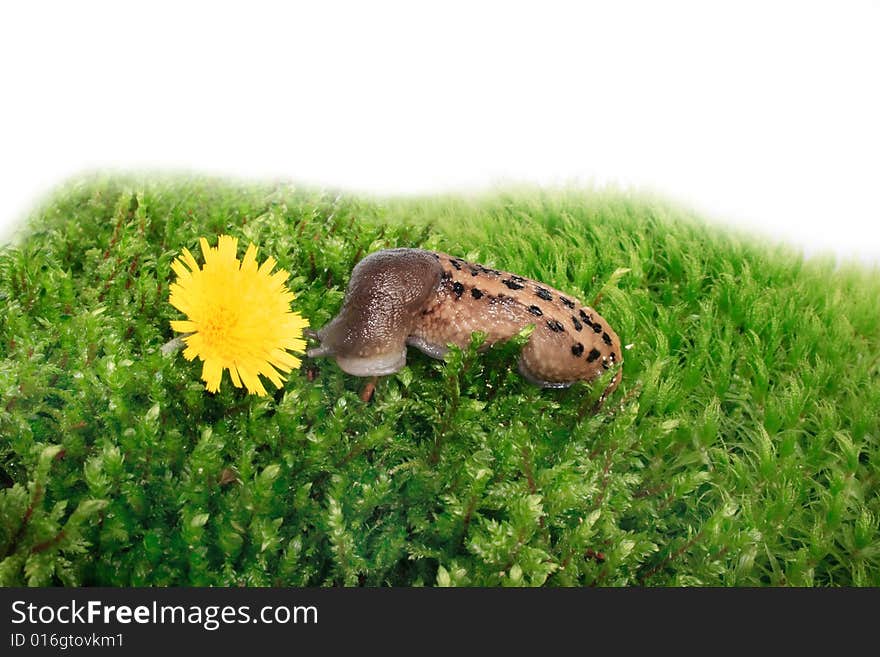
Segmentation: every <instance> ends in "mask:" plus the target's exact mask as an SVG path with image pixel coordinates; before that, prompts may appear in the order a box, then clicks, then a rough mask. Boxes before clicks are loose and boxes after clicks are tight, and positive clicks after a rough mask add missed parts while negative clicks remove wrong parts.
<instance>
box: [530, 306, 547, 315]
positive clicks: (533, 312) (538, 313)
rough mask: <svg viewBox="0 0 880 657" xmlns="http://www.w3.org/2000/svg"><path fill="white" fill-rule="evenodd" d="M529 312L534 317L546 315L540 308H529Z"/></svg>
mask: <svg viewBox="0 0 880 657" xmlns="http://www.w3.org/2000/svg"><path fill="white" fill-rule="evenodd" d="M529 312H530V313H532V314H533V315H537V316H538V317H540V316H541V315H543V314H544V313H543V312H541V309H540V308H538V306H529Z"/></svg>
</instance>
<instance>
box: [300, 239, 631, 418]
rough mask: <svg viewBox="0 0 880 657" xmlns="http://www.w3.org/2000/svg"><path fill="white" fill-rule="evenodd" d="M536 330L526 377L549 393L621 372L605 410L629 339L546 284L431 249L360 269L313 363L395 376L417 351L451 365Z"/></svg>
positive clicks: (389, 254)
mask: <svg viewBox="0 0 880 657" xmlns="http://www.w3.org/2000/svg"><path fill="white" fill-rule="evenodd" d="M528 324H534V325H535V330H534V331H533V332H532V334H531V336H530V337H529V341H528V342H527V343H526V344H525V346H524V347H523V349H522V352H521V354H520V359H519V371H520V373H521V374H522V375H523V376H524V377H525V378H526V379H527V380H528V381H530V382H531V383H534V384H535V385H538V386H541V387H544V388H566V387H568V386H570V385H571V384H572V383H574V382H575V381H579V380H584V381H592V380H594V379H596V378H598V377H599V376H600V375H601V374H602V373H603V372H604V371H605V370H607V369H610V368H612V367H614V366H617V370H616V372H615V373H614V375H613V377H612V379H611V382H610V383H609V385H608V387H607V388H606V389H605V391H604V392H603V394H602V397H601V398H600V402H602V401H604V400H605V398H606V397H607V396H608V395H609V394H611V393H612V392H613V391H614V389H615V388H616V387H617V385H618V383H620V379H621V376H622V369H621V365H622V363H623V354H622V351H621V348H620V339H619V338H618V337H617V334H616V333H615V332H614V331H613V330H612V328H611V326H610V325H609V324H608V322H606V321H605V320H604V319H603V318H602V317H601V316H600V315H599V314H598V313H597V312H596V311H595V310H593V309H592V308H590V307H589V306H585V305H583V304H582V303H581V302H580V301H578V300H577V299H576V298H575V297H573V296H571V295H567V294H564V293H563V292H560V291H559V290H556V289H554V288H552V287H550V286H548V285H545V284H544V283H539V282H538V281H533V280H531V279H528V278H523V277H522V276H517V275H515V274H511V273H509V272H506V271H499V270H497V269H490V268H488V267H484V266H483V265H479V264H475V263H472V262H467V261H465V260H462V259H461V258H456V257H454V256H450V255H447V254H445V253H435V252H433V251H424V250H421V249H387V250H384V251H377V252H375V253H371V254H369V255H368V256H366V257H365V258H364V259H363V260H361V261H360V262H358V263H357V265H355V268H354V270H352V273H351V280H350V281H349V284H348V289H347V290H346V293H345V299H344V301H343V303H342V309H341V310H340V311H339V314H338V315H336V317H335V318H333V320H331V321H330V322H329V323H328V324H326V325H325V326H324V327H323V328H321V329H320V330H319V331H318V332H317V334H316V336H317V338H318V340H319V341H320V346H318V347H316V348H314V349H310V350H308V351H307V353H306V355H307V356H309V357H311V358H315V357H320V356H331V357H333V358H335V359H336V362H337V364H338V365H339V367H340V368H341V369H342V370H343V371H345V372H347V373H349V374H353V375H355V376H379V375H385V374H393V373H394V372H397V371H399V370H400V369H401V368H402V367H403V366H404V365H405V364H406V350H407V346H408V345H409V346H413V347H416V348H417V349H419V350H421V351H423V352H424V353H426V354H427V355H428V356H431V357H433V358H443V356H444V354H445V353H446V352H447V350H448V347H447V345H448V344H449V343H452V344H455V345H458V346H460V347H466V346H467V345H468V344H469V343H470V339H471V333H472V332H474V331H484V332H485V333H486V340H485V342H484V344H483V347H484V348H487V347H489V346H491V345H493V344H494V343H496V342H499V341H502V340H507V339H509V338H511V337H512V336H514V335H515V334H516V333H518V332H519V331H520V330H521V329H522V328H524V327H525V326H526V325H528Z"/></svg>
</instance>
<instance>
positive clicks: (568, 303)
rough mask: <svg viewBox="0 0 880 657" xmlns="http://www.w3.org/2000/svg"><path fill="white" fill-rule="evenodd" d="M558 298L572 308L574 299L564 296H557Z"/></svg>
mask: <svg viewBox="0 0 880 657" xmlns="http://www.w3.org/2000/svg"><path fill="white" fill-rule="evenodd" d="M559 300H560V301H561V302H562V303H564V304H565V305H566V306H568V307H569V308H574V301H572V300H571V299H566V298H565V297H559Z"/></svg>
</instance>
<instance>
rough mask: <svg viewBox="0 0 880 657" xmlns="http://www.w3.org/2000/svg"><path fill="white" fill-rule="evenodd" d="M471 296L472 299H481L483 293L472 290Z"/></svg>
mask: <svg viewBox="0 0 880 657" xmlns="http://www.w3.org/2000/svg"><path fill="white" fill-rule="evenodd" d="M471 296H472V297H473V298H474V299H481V298H482V297H483V293H482V292H481V291H480V290H478V289H477V288H473V289H472V290H471Z"/></svg>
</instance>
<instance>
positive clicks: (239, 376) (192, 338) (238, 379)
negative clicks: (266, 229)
mask: <svg viewBox="0 0 880 657" xmlns="http://www.w3.org/2000/svg"><path fill="white" fill-rule="evenodd" d="M199 244H200V245H201V247H202V254H203V255H204V258H205V264H204V266H202V267H201V268H199V264H198V263H197V262H196V259H195V258H194V257H193V256H192V254H191V253H190V252H189V251H188V250H187V249H183V255H182V256H181V257H178V258H177V259H176V260H175V261H174V262H172V263H171V267H172V269H174V273H176V274H177V281H176V282H174V283H172V284H171V286H170V297H169V301H170V302H171V305H172V306H174V307H175V308H177V309H178V310H179V311H181V312H182V313H183V314H184V315H186V317H187V319H185V320H180V321H172V322H171V328H172V329H174V330H175V331H180V332H182V333H189V334H190V335H188V336H186V337H184V338H183V341H184V343H185V344H186V349H185V350H184V352H183V355H184V357H185V358H186V359H187V360H193V359H194V358H195V357H196V356H198V357H199V358H200V359H201V360H203V361H204V364H203V365H202V380H203V381H204V382H205V388H207V389H208V390H209V391H210V392H217V391H218V390H219V389H220V379H221V378H222V376H223V370H224V369H228V370H229V376H230V378H231V379H232V384H233V385H234V386H235V387H236V388H240V387H241V386H242V384H244V386H245V387H246V388H247V390H248V392H249V393H251V394H257V395H261V396H262V395H265V394H266V389H265V388H264V387H263V384H262V382H261V380H260V375H263V376H265V377H266V378H268V379H269V380H270V381H271V382H272V383H274V384H275V387H276V388H280V387H281V382H282V381H283V380H284V377H283V376H282V375H281V374H280V372H285V373H286V372H290V371H291V370H292V369H294V368H297V367H299V365H300V359H299V358H297V357H296V356H294V355H292V354H290V353H288V352H289V351H294V352H300V353H302V352H304V351H305V348H306V342H305V340H304V339H303V329H304V328H305V327H307V326H308V325H309V322H308V320H307V319H304V318H303V317H301V316H300V315H299V314H298V313H296V312H293V311H291V309H290V302H291V301H293V299H294V295H293V293H292V292H290V290H288V289H287V286H286V284H285V282H286V281H287V276H288V273H287V272H286V271H284V270H283V269H279V270H278V271H276V272H275V273H274V274H273V273H271V272H272V270H273V269H274V268H275V265H276V261H275V259H274V258H272V257H268V258H266V260H265V262H263V264H262V265H260V266H259V267H258V266H257V247H256V246H254V245H253V244H251V245H250V246H248V248H247V251H246V252H245V254H244V258H242V260H241V262H239V260H238V258H237V257H236V253H237V250H238V240H237V239H236V238H234V237H230V236H229V235H221V236H220V238H219V240H218V241H217V246H216V247H209V246H208V241H207V240H206V239H205V238H204V237H203V238H201V239H200V240H199Z"/></svg>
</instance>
